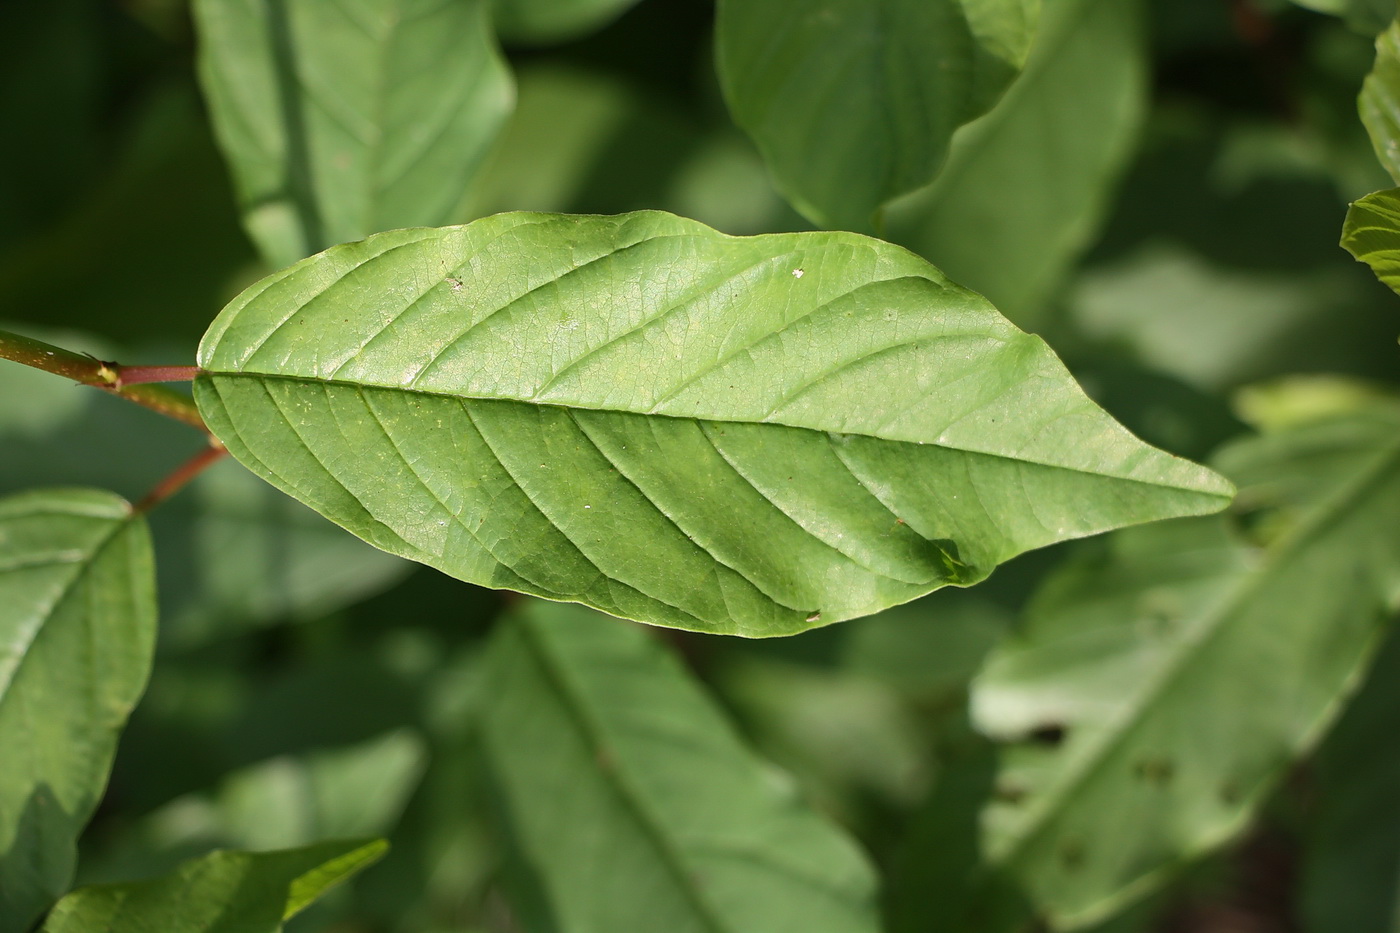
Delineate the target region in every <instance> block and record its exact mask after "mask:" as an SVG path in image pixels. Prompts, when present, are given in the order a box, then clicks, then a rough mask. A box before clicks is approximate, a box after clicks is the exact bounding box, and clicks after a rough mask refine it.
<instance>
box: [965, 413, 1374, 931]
mask: <svg viewBox="0 0 1400 933" xmlns="http://www.w3.org/2000/svg"><path fill="white" fill-rule="evenodd" d="M1398 438H1400V409H1397V408H1396V407H1394V406H1387V407H1380V408H1377V409H1375V410H1373V411H1370V412H1368V413H1366V414H1358V415H1355V416H1350V417H1347V418H1339V419H1334V420H1330V421H1325V422H1317V423H1315V424H1312V425H1309V426H1306V427H1300V428H1296V429H1294V430H1292V431H1289V432H1286V433H1280V434H1277V435H1266V436H1263V437H1260V438H1257V439H1251V440H1249V441H1244V442H1240V443H1239V444H1237V445H1235V446H1233V447H1231V448H1227V449H1226V451H1225V452H1224V453H1223V454H1222V456H1221V458H1220V463H1221V465H1222V467H1224V468H1225V469H1226V471H1227V472H1228V473H1229V474H1230V475H1232V476H1234V477H1235V478H1236V480H1237V481H1239V482H1240V484H1241V489H1242V492H1241V502H1242V503H1249V504H1251V505H1253V506H1254V507H1256V508H1263V507H1268V508H1269V509H1270V510H1272V516H1273V517H1272V519H1271V520H1270V521H1267V522H1260V523H1258V524H1257V528H1258V529H1259V530H1261V531H1263V530H1270V531H1271V532H1272V540H1270V541H1269V543H1268V544H1267V545H1266V546H1265V547H1264V548H1263V549H1262V551H1260V550H1259V549H1257V548H1253V547H1248V546H1246V545H1245V544H1243V543H1242V542H1240V541H1239V540H1238V539H1237V538H1236V537H1235V536H1233V535H1232V534H1230V533H1229V530H1228V528H1227V526H1226V524H1225V523H1224V522H1223V521H1221V520H1219V519H1198V520H1196V521H1194V522H1174V523H1167V524H1162V525H1156V526H1152V527H1149V528H1143V529H1134V530H1132V531H1127V532H1123V533H1121V534H1119V535H1116V536H1114V538H1113V539H1111V540H1112V545H1113V547H1112V549H1111V550H1110V551H1109V552H1108V553H1107V554H1105V555H1103V556H1102V557H1100V558H1098V559H1093V560H1088V561H1085V562H1081V563H1079V564H1077V565H1075V566H1072V567H1070V568H1069V569H1068V570H1067V571H1066V572H1064V573H1063V574H1061V575H1059V576H1058V577H1056V578H1054V579H1053V581H1052V582H1051V583H1050V584H1049V585H1048V586H1047V587H1046V589H1045V590H1044V591H1043V592H1042V593H1041V594H1040V596H1039V598H1038V600H1037V603H1036V604H1035V606H1034V607H1033V609H1032V611H1031V612H1030V616H1029V619H1028V620H1027V621H1026V624H1025V626H1024V628H1023V629H1022V631H1021V632H1020V634H1019V635H1018V637H1017V638H1016V639H1015V640H1013V641H1011V642H1009V643H1007V644H1005V645H1004V646H1003V648H1002V649H1000V650H999V651H998V652H997V653H995V654H994V655H993V659H992V661H991V663H990V664H989V666H988V668H987V670H986V671H985V673H984V675H983V676H982V677H981V678H980V680H979V681H978V683H977V684H976V686H975V692H974V710H975V714H976V717H977V721H978V723H979V724H980V726H981V727H982V728H983V729H985V730H986V731H987V732H989V733H990V734H992V735H993V736H995V737H997V738H1000V739H1003V740H1007V741H1011V742H1014V743H1015V744H1013V745H1012V746H1011V747H1009V748H1007V749H1005V750H1004V759H1003V764H1002V768H1001V774H1000V776H999V778H998V788H997V799H996V802H994V803H993V804H992V805H991V807H990V809H989V810H988V812H987V814H986V817H987V821H986V828H987V832H988V836H987V847H986V851H987V854H988V857H989V859H990V861H991V862H992V864H993V865H995V866H997V867H999V868H1001V869H1004V870H1005V871H1007V872H1008V873H1010V874H1011V875H1013V876H1014V877H1016V878H1017V879H1018V880H1019V881H1020V883H1021V884H1022V885H1024V887H1025V888H1026V890H1027V892H1028V894H1029V895H1030V897H1031V899H1032V901H1034V902H1035V904H1036V905H1037V906H1038V908H1039V909H1040V910H1041V911H1043V912H1044V913H1045V914H1046V915H1047V916H1048V917H1049V918H1050V919H1051V920H1052V922H1053V923H1054V925H1056V926H1058V927H1061V928H1064V927H1071V926H1076V925H1080V924H1083V923H1086V922H1090V921H1092V920H1094V919H1097V918H1101V917H1103V916H1106V915H1107V914H1108V913H1110V912H1111V911H1113V910H1114V909H1116V908H1117V907H1119V906H1121V905H1122V904H1123V902H1124V901H1125V900H1126V899H1128V898H1131V897H1133V896H1136V895H1137V894H1140V893H1141V892H1143V891H1144V890H1147V889H1149V888H1150V887H1151V886H1152V885H1154V884H1155V883H1157V882H1158V881H1159V880H1160V879H1161V878H1162V877H1163V876H1164V875H1165V874H1166V873H1167V872H1168V871H1169V870H1170V869H1171V868H1172V867H1174V866H1175V865H1177V864H1179V863H1180V862H1182V861H1183V860H1185V859H1187V858H1190V857H1192V856H1195V855H1198V854H1200V853H1201V852H1203V851H1205V850H1207V849H1209V848H1211V847H1213V846H1215V845H1218V844H1220V843H1221V842H1223V841H1224V840H1226V839H1228V838H1229V837H1230V836H1232V835H1234V834H1235V833H1237V832H1238V831H1239V830H1240V829H1241V828H1242V827H1243V826H1244V825H1245V823H1246V822H1247V820H1248V819H1249V818H1250V816H1251V814H1252V813H1253V812H1254V810H1255V808H1256V807H1257V805H1258V804H1259V802H1260V801H1261V799H1263V797H1264V795H1265V794H1266V793H1267V792H1268V790H1269V789H1270V788H1271V787H1272V785H1273V783H1274V781H1275V780H1276V779H1277V778H1278V777H1279V776H1280V775H1281V773H1282V772H1283V771H1284V769H1286V767H1287V766H1288V764H1289V763H1290V762H1291V761H1292V760H1293V759H1294V758H1295V757H1296V756H1297V755H1298V754H1299V753H1300V752H1302V751H1303V750H1305V749H1306V748H1308V747H1309V745H1310V744H1311V743H1312V742H1313V741H1314V740H1315V739H1316V738H1317V737H1318V735H1319V734H1320V732H1321V730H1322V729H1324V728H1325V727H1326V725H1327V724H1328V723H1329V722H1330V720H1331V718H1332V717H1333V716H1334V715H1335V713H1336V711H1337V709H1338V706H1339V704H1340V700H1341V698H1342V697H1343V696H1344V695H1345V692H1346V691H1347V690H1348V689H1349V688H1350V687H1351V686H1352V685H1353V683H1354V682H1355V680H1356V678H1357V676H1358V674H1359V671H1360V670H1361V668H1362V665H1363V664H1364V663H1365V662H1366V660H1367V659H1368V658H1369V657H1370V655H1371V651H1372V649H1373V647H1374V645H1375V642H1376V640H1377V635H1378V633H1379V631H1380V623H1381V622H1382V621H1384V620H1385V619H1386V618H1387V617H1388V616H1389V615H1390V613H1392V612H1393V611H1394V610H1395V608H1396V607H1397V606H1400V538H1397V537H1396V535H1395V529H1396V527H1397V525H1400V440H1397V439H1398Z"/></svg>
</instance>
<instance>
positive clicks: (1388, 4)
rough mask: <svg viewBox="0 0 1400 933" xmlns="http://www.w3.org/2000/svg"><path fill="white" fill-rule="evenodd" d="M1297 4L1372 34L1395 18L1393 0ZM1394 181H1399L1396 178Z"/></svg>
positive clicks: (1323, 0)
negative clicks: (1334, 17) (1344, 21)
mask: <svg viewBox="0 0 1400 933" xmlns="http://www.w3.org/2000/svg"><path fill="white" fill-rule="evenodd" d="M1293 2H1294V3H1296V4H1297V5H1298V6H1300V7H1303V8H1304V9H1308V10H1316V11H1317V12H1318V13H1330V14H1331V15H1333V16H1340V17H1342V18H1343V19H1345V20H1346V21H1347V25H1349V26H1351V27H1352V28H1353V29H1357V30H1360V31H1361V32H1364V33H1367V34H1374V33H1378V32H1380V31H1381V30H1382V29H1384V28H1385V27H1386V26H1387V25H1388V24H1389V23H1390V22H1391V20H1393V19H1395V0H1293ZM1396 181H1400V178H1397V179H1396Z"/></svg>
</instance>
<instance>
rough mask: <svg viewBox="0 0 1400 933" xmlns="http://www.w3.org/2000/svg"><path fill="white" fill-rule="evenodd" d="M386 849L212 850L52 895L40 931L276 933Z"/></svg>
mask: <svg viewBox="0 0 1400 933" xmlns="http://www.w3.org/2000/svg"><path fill="white" fill-rule="evenodd" d="M387 848H388V843H386V842H384V841H383V840H382V839H381V840H375V841H365V840H350V841H344V842H322V843H318V844H317V845H314V846H307V847H305V848H302V849H284V850H282V851H280V852H228V851H219V852H211V853H209V854H208V855H205V856H203V857H201V858H197V859H192V860H190V861H188V862H185V863H184V864H183V865H181V866H180V868H178V869H177V870H176V871H175V872H173V873H172V874H170V875H167V876H165V877H162V878H156V879H152V880H150V881H137V882H133V883H130V884H102V885H93V886H91V887H86V888H79V889H78V890H77V891H74V892H73V893H72V894H69V895H68V896H67V897H65V898H64V899H63V900H61V901H59V903H58V906H56V907H55V908H54V909H53V913H51V914H50V915H49V919H48V922H47V923H45V924H44V928H43V933H96V931H99V930H100V931H102V933H146V931H150V930H160V931H162V933H277V931H279V930H281V929H282V923H283V921H285V920H289V919H291V918H292V917H293V916H295V915H296V914H298V913H300V912H301V911H302V910H304V909H305V908H306V907H307V906H308V905H310V904H311V902H312V901H315V900H316V899H317V898H319V897H320V896H321V895H322V894H324V893H325V892H326V891H327V890H329V889H330V888H332V887H334V886H336V885H337V884H340V883H341V882H343V881H345V880H346V879H347V878H349V877H350V876H351V875H353V874H355V873H356V872H358V871H360V870H361V869H363V868H365V867H366V866H368V865H370V864H371V863H373V862H375V861H376V860H378V859H379V858H380V857H381V856H382V855H383V854H384V852H385V850H386V849H387Z"/></svg>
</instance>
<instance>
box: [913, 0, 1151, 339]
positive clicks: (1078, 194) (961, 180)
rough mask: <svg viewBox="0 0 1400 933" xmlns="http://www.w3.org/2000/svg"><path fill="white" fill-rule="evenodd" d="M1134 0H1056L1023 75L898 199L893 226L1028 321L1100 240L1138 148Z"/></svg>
mask: <svg viewBox="0 0 1400 933" xmlns="http://www.w3.org/2000/svg"><path fill="white" fill-rule="evenodd" d="M1141 19H1142V15H1141V9H1140V4H1139V3H1138V2H1137V0H1059V2H1056V3H1050V4H1047V6H1046V11H1045V21H1044V22H1043V23H1042V24H1041V28H1040V34H1039V35H1038V36H1037V38H1036V42H1035V47H1034V49H1033V50H1032V52H1031V56H1030V60H1029V61H1028V62H1027V64H1026V70H1025V73H1024V74H1023V75H1022V76H1021V78H1020V80H1018V81H1017V82H1016V83H1015V84H1014V85H1012V87H1011V90H1010V91H1008V92H1007V94H1006V97H1005V98H1003V99H1002V101H1001V102H1000V103H999V104H997V106H996V108H995V109H993V110H992V112H991V113H989V114H987V115H986V116H985V117H983V118H982V119H980V120H978V121H977V122H975V123H973V124H970V125H969V126H967V127H966V128H965V129H963V130H961V131H960V132H959V133H958V135H957V136H956V137H955V139H954V141H953V149H952V152H951V154H950V155H949V157H948V164H947V165H946V166H945V167H944V169H943V171H942V172H941V173H940V174H939V176H938V180H937V181H936V182H934V184H933V186H932V187H930V188H929V189H928V190H926V191H923V192H920V193H919V194H916V195H913V196H911V197H910V198H908V199H906V200H904V201H901V202H899V203H896V204H894V205H891V207H890V209H889V212H888V214H887V216H886V221H887V222H886V226H885V236H886V237H887V238H889V239H891V240H893V241H895V242H897V243H900V244H903V245H904V246H908V247H909V248H910V249H912V250H914V251H915V252H917V253H919V254H920V255H922V256H924V257H925V258H927V259H928V260H929V261H931V262H933V263H934V264H935V265H937V266H938V267H939V268H940V269H943V270H944V271H945V272H946V273H947V274H948V275H949V276H950V277H951V278H952V279H953V280H954V281H956V282H959V283H962V284H963V285H965V286H967V287H968V288H971V289H974V290H975V291H978V292H981V293H982V294H984V295H986V296H987V297H988V298H989V299H990V300H991V301H992V303H993V304H995V305H996V306H997V307H998V308H1000V309H1001V311H1002V313H1003V314H1006V315H1007V316H1008V317H1010V318H1011V319H1012V320H1014V321H1016V322H1018V323H1020V324H1021V325H1022V326H1031V325H1032V324H1034V323H1035V322H1037V321H1038V320H1039V317H1040V314H1041V312H1042V311H1043V310H1044V305H1045V302H1046V300H1047V299H1048V298H1049V297H1050V293H1051V292H1052V291H1053V290H1054V288H1055V287H1056V286H1057V285H1058V284H1059V281H1060V279H1061V278H1062V277H1063V276H1064V274H1065V272H1066V271H1067V270H1068V269H1069V267H1070V266H1071V265H1072V264H1073V262H1074V261H1075V260H1076V259H1077V258H1078V256H1079V253H1080V252H1081V251H1082V250H1083V249H1084V248H1085V246H1087V245H1088V244H1089V242H1090V241H1091V240H1092V239H1093V236H1094V234H1095V231H1096V230H1097V228H1098V226H1099V223H1100V221H1101V219H1102V217H1103V214H1104V212H1105V209H1106V207H1107V204H1108V199H1109V195H1110V194H1111V193H1112V188H1113V185H1114V182H1115V181H1116V180H1117V177H1118V175H1119V173H1120V171H1121V170H1122V168H1123V166H1124V164H1125V163H1126V162H1127V160H1128V158H1129V156H1130V155H1131V154H1132V149H1133V146H1134V144H1135V143H1136V140H1137V134H1138V127H1139V125H1140V123H1141V122H1142V114H1143V110H1144V108H1145V94H1146V90H1145V88H1146V78H1147V62H1146V55H1145V50H1144V48H1143V37H1142V31H1143V30H1142V24H1141Z"/></svg>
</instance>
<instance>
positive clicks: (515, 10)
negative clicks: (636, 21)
mask: <svg viewBox="0 0 1400 933" xmlns="http://www.w3.org/2000/svg"><path fill="white" fill-rule="evenodd" d="M636 2H637V0H495V2H494V4H493V6H492V17H493V18H494V20H495V25H496V31H497V32H498V33H500V36H501V38H502V39H504V40H505V41H507V42H524V43H531V44H541V45H542V44H547V43H552V42H564V41H567V40H569V39H577V38H579V37H580V36H585V35H587V34H588V33H590V32H594V31H595V30H597V29H600V28H602V27H603V26H605V25H607V24H608V23H609V22H611V21H612V20H614V19H616V18H617V17H619V16H621V15H622V14H623V13H624V12H626V10H627V9H628V8H629V7H631V6H632V5H633V4H635V3H636Z"/></svg>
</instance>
